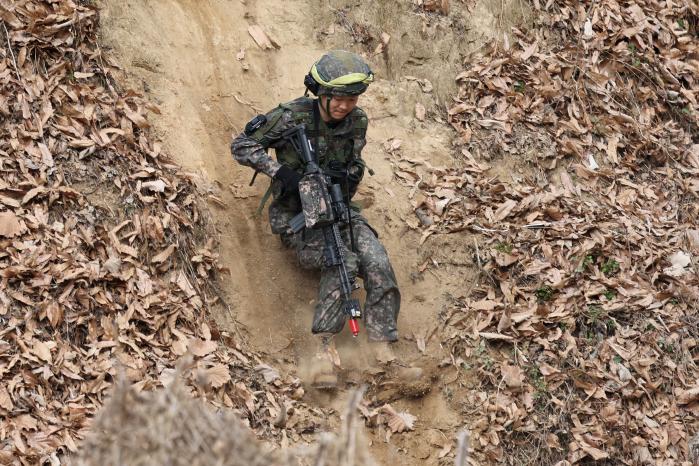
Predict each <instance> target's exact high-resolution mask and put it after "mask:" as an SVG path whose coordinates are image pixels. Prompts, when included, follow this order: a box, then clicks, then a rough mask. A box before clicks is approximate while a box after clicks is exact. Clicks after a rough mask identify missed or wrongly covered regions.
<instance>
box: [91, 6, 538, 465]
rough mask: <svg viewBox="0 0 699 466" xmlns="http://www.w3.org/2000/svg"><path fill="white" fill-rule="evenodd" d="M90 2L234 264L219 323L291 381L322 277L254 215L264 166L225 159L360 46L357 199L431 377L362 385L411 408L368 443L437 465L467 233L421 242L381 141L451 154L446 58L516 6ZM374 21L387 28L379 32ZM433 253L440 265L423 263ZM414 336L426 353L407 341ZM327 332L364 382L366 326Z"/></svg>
mask: <svg viewBox="0 0 699 466" xmlns="http://www.w3.org/2000/svg"><path fill="white" fill-rule="evenodd" d="M101 8H102V12H101V14H102V24H103V34H104V38H103V39H104V43H105V45H106V46H108V47H111V48H113V49H114V52H115V56H116V57H117V59H118V62H119V64H120V66H121V67H122V68H123V69H124V78H125V79H126V80H127V82H129V83H130V84H131V85H133V86H134V87H135V88H136V89H142V90H143V92H144V93H146V94H147V95H148V96H149V97H150V98H151V99H152V100H153V101H154V102H155V103H156V104H157V105H158V106H159V108H160V114H159V115H151V119H150V121H151V122H152V123H153V124H154V125H155V127H156V130H157V133H158V134H159V135H160V137H161V138H162V141H163V144H164V146H165V149H166V150H167V151H168V152H169V153H170V154H172V155H173V156H174V158H175V159H176V160H177V162H178V163H180V164H181V165H182V167H183V168H184V169H185V170H186V171H189V172H191V173H193V176H194V177H195V178H196V179H197V182H198V185H199V187H200V188H201V190H203V191H204V192H206V193H207V195H208V199H209V201H210V208H211V212H212V217H213V218H214V221H215V226H216V229H217V231H218V234H219V237H218V240H219V243H220V254H221V257H220V263H221V264H222V265H223V266H224V267H226V268H227V269H228V271H229V272H230V273H228V274H224V275H223V282H222V283H221V286H222V288H223V292H224V298H225V301H226V303H227V304H228V305H229V306H230V311H231V312H224V311H222V312H221V314H220V315H217V316H215V317H216V319H217V320H218V322H219V325H223V326H227V327H231V328H232V327H237V328H238V330H240V331H241V332H242V334H244V335H245V336H246V337H247V340H248V342H249V344H251V345H252V346H254V347H255V348H256V349H257V350H260V351H263V352H265V353H266V354H268V355H269V358H270V360H271V361H272V362H274V363H275V364H277V365H278V366H281V367H282V368H283V369H284V370H286V371H290V372H293V373H297V374H298V375H299V376H300V377H301V378H302V379H303V377H304V376H305V370H304V368H305V367H307V363H308V361H309V359H310V358H311V357H312V356H313V354H314V352H315V349H316V348H315V342H314V340H313V338H312V336H311V334H310V322H311V318H312V309H313V303H314V299H315V295H316V289H317V280H318V277H317V276H314V275H313V274H310V275H309V274H307V273H306V272H303V271H301V270H300V269H299V268H298V267H297V266H296V264H295V259H294V257H293V256H292V254H291V253H290V252H289V251H286V250H285V249H284V248H283V247H282V246H281V244H280V242H279V240H278V239H277V238H276V237H275V236H273V235H272V234H271V233H270V232H269V227H268V223H267V218H266V214H263V215H261V216H260V217H256V216H255V215H253V214H254V212H255V210H256V208H257V206H258V204H259V201H260V198H261V195H262V193H263V192H264V190H265V189H266V187H267V180H266V179H262V178H263V177H259V179H258V181H257V182H256V184H255V185H254V186H252V187H250V186H248V183H249V181H250V177H251V176H252V172H251V170H250V169H248V168H246V167H242V166H240V165H238V164H236V163H235V162H234V161H233V160H232V158H231V155H230V150H229V143H230V140H231V137H232V136H233V135H235V134H237V133H239V132H240V130H241V129H242V127H243V126H244V124H245V123H246V122H247V121H248V120H249V119H250V118H251V117H252V116H254V115H256V114H258V113H263V112H266V111H268V110H269V109H271V108H273V107H274V106H276V105H277V104H278V103H280V102H284V101H288V100H291V99H293V98H295V97H297V96H299V95H300V94H301V93H302V92H303V87H302V79H303V76H304V74H305V73H306V72H307V71H308V68H309V66H310V65H311V64H312V63H313V61H314V60H316V59H317V58H318V57H319V56H320V55H322V53H323V52H324V51H325V50H327V49H330V48H347V49H352V50H354V51H357V52H363V53H366V54H367V55H368V58H369V60H370V61H371V63H372V65H373V66H374V69H375V70H376V72H377V76H378V78H379V79H378V81H377V82H376V83H375V84H374V85H372V86H371V88H370V91H369V92H368V93H367V94H366V95H365V96H363V97H362V99H361V102H360V105H361V106H362V107H363V108H364V109H365V110H366V111H367V113H368V114H369V117H370V119H371V126H370V129H369V134H368V138H369V143H368V145H367V147H366V149H365V151H364V157H365V159H366V160H367V163H368V165H369V166H370V167H371V168H372V169H373V170H374V171H375V175H374V176H373V177H368V179H366V181H365V183H364V186H363V187H362V188H361V190H360V192H359V196H358V198H359V199H358V200H359V201H360V203H362V204H363V205H364V206H365V208H366V209H365V211H364V214H365V215H366V216H367V218H368V219H369V220H370V222H371V223H372V224H373V225H374V226H375V227H376V228H377V230H378V231H379V233H380V236H381V239H382V241H383V243H384V244H385V246H386V248H387V249H388V251H389V254H390V256H391V259H392V262H393V265H394V268H395V270H396V273H397V276H398V280H399V283H400V285H401V292H402V296H403V301H402V302H403V305H402V308H401V314H400V318H399V329H400V333H401V336H402V339H401V341H400V343H399V344H398V355H399V357H400V358H401V359H402V360H404V361H415V360H419V361H420V364H422V365H423V366H425V367H426V369H427V372H428V373H429V374H430V375H434V377H435V379H434V384H433V388H432V390H431V391H430V392H429V394H427V395H426V396H424V397H419V398H409V397H406V396H405V394H404V393H403V392H401V390H400V389H396V383H397V381H395V380H390V379H388V380H384V383H381V384H375V385H374V386H372V387H371V389H370V396H374V397H377V399H383V398H384V397H385V398H386V399H388V400H390V401H392V402H393V404H394V406H396V407H397V408H400V409H402V410H406V411H408V412H410V413H411V414H413V415H416V416H417V418H418V423H417V425H416V430H415V431H414V432H412V433H410V434H407V435H406V434H404V435H395V436H393V437H392V438H391V439H390V441H389V442H386V441H385V432H382V431H379V430H373V431H370V437H371V438H372V453H373V454H374V456H375V457H376V458H377V461H378V462H379V463H380V464H389V463H393V462H395V461H396V460H400V461H403V462H404V464H418V461H419V462H421V463H423V462H427V464H438V462H439V457H438V456H439V452H440V449H439V448H435V447H434V446H433V445H435V444H438V443H437V441H438V440H439V439H437V440H434V441H426V440H425V439H430V438H432V437H434V436H436V437H440V436H453V434H454V432H456V431H457V430H458V429H459V428H460V427H461V426H463V425H464V424H465V421H464V419H463V417H462V416H461V415H460V412H459V410H458V409H456V408H455V407H454V406H455V405H454V404H453V403H451V402H450V401H449V400H448V399H447V396H448V395H449V394H450V393H451V390H450V389H449V388H448V387H446V383H447V382H445V381H444V380H443V379H442V376H443V374H441V373H440V370H439V367H438V364H439V362H440V360H442V359H443V358H444V357H445V355H444V354H442V352H441V348H440V345H439V338H435V332H434V330H435V329H436V328H437V327H438V324H439V316H440V311H443V310H444V308H445V307H446V306H447V305H448V302H449V298H450V296H458V295H460V294H462V293H463V292H465V290H466V289H467V288H468V287H469V286H470V281H471V279H472V278H473V277H474V276H475V274H474V271H473V270H472V263H473V261H472V260H471V255H472V251H471V250H470V241H469V238H468V237H466V236H463V237H460V238H456V239H455V238H443V239H442V238H436V239H434V240H432V241H431V242H430V244H431V246H429V248H428V247H421V246H420V233H418V232H417V231H415V230H413V229H411V228H410V227H409V225H408V224H407V223H406V221H405V220H406V218H407V216H408V214H409V213H410V212H411V211H412V210H413V207H412V206H411V204H410V203H409V202H408V201H407V200H408V199H409V197H410V196H409V192H408V191H409V190H408V189H407V188H405V187H403V186H402V185H401V184H399V183H398V182H397V181H396V180H395V175H394V165H395V163H396V161H395V159H394V158H392V157H391V156H390V154H389V153H388V152H387V151H386V150H385V148H384V146H385V145H386V144H388V145H389V146H390V144H391V143H393V144H394V145H395V144H397V143H396V141H398V140H400V141H402V144H401V153H402V155H403V156H404V157H408V158H410V157H419V158H422V159H425V160H428V161H429V163H430V164H432V165H434V166H439V165H451V164H454V163H458V161H457V160H456V159H454V158H453V156H452V151H451V140H452V138H453V137H454V134H453V132H452V131H451V130H450V129H449V128H448V127H447V126H446V125H445V124H444V121H443V120H442V119H441V117H442V115H443V114H444V111H445V105H446V104H448V103H450V102H449V95H450V93H451V92H452V91H453V89H454V85H453V78H454V76H455V75H456V70H458V69H460V67H461V63H462V60H463V59H464V58H465V57H466V56H467V54H468V53H469V52H471V51H473V50H476V49H477V48H478V47H480V46H481V45H482V44H483V43H484V42H485V41H486V40H488V39H490V38H493V37H495V36H497V37H502V36H501V33H500V32H498V31H501V30H502V29H504V28H506V27H509V26H510V25H511V24H512V23H513V22H515V21H521V20H522V19H523V18H525V17H526V11H525V9H524V7H523V6H521V5H520V3H519V2H505V3H504V4H503V3H502V2H500V1H497V2H495V1H483V2H477V5H469V4H468V2H466V4H464V3H461V2H452V7H451V11H449V14H448V16H447V15H439V14H436V13H429V14H424V13H422V14H419V13H418V9H417V7H416V6H415V5H413V3H411V2H405V1H404V2H392V1H391V2H389V1H377V2H366V4H365V2H362V3H360V4H359V6H357V5H356V2H348V1H340V0H334V1H331V2H329V3H327V2H321V1H317V0H288V1H283V2H281V1H277V2H272V1H229V0H205V1H200V0H149V1H146V0H130V1H116V0H109V1H104V2H102V3H101ZM469 8H470V10H469ZM253 25H257V26H259V27H261V28H262V30H264V31H265V32H266V33H267V35H268V36H269V37H270V38H271V39H272V40H273V41H274V42H275V43H276V44H278V48H275V49H270V50H262V49H261V48H260V47H258V46H257V45H256V44H255V42H254V41H253V39H252V37H251V36H250V35H249V33H248V28H249V27H250V26H253ZM381 33H384V34H386V35H388V36H390V40H389V39H387V37H386V36H384V38H383V45H380V44H382V36H381ZM386 44H387V45H386ZM416 104H419V105H422V106H423V107H424V108H425V109H426V118H425V119H424V121H419V120H418V119H416V117H415V109H416ZM450 236H455V235H450ZM435 263H439V264H440V267H434V268H429V269H426V267H425V266H426V265H429V264H435ZM430 336H432V337H433V338H431V339H430ZM423 339H425V340H427V342H426V345H425V349H424V354H423V353H422V352H421V351H419V350H418V344H417V342H419V341H422V340H423ZM337 345H338V351H339V353H340V357H341V360H342V363H343V367H344V368H345V371H344V372H343V374H344V376H345V382H346V384H347V387H348V388H349V387H351V386H352V385H354V384H357V383H363V382H367V381H368V379H366V378H365V376H364V375H362V371H363V370H364V369H365V368H366V367H368V365H369V361H370V360H371V358H372V355H371V354H370V351H369V350H368V347H367V342H366V341H365V338H363V337H362V336H360V338H359V339H358V340H356V341H355V340H353V339H352V338H351V337H348V336H347V332H345V333H343V334H342V335H341V337H340V338H339V339H338V342H337ZM456 377H457V378H458V377H460V375H459V374H456ZM449 378H450V379H453V380H451V381H452V382H453V381H454V380H456V379H454V378H453V377H451V376H450V377H449ZM373 380H374V381H376V380H381V377H377V378H374V379H373ZM346 394H347V392H346V391H345V389H343V390H340V391H339V392H338V393H335V394H331V395H328V394H325V393H318V392H314V391H313V390H309V391H308V393H307V395H306V399H307V401H309V402H312V401H315V402H317V403H318V404H319V405H321V406H326V407H327V406H330V407H335V408H337V409H338V411H339V410H340V407H341V406H344V403H345V398H346Z"/></svg>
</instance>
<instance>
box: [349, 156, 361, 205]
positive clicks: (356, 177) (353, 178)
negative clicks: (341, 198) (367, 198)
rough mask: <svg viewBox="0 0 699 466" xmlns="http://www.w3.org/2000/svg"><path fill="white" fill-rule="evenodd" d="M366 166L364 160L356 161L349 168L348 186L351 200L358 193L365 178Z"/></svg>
mask: <svg viewBox="0 0 699 466" xmlns="http://www.w3.org/2000/svg"><path fill="white" fill-rule="evenodd" d="M365 166H366V165H365V163H364V160H362V159H354V160H353V161H352V162H350V164H349V166H348V167H347V186H348V187H349V192H350V198H352V197H353V196H354V193H356V192H357V188H358V187H359V183H360V182H361V181H362V178H363V177H364V167H365Z"/></svg>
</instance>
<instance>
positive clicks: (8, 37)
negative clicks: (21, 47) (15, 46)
mask: <svg viewBox="0 0 699 466" xmlns="http://www.w3.org/2000/svg"><path fill="white" fill-rule="evenodd" d="M2 27H3V29H5V39H7V48H8V49H9V50H10V55H12V63H13V64H14V65H15V73H17V80H18V81H19V82H22V76H21V75H20V74H19V68H18V67H17V59H16V58H15V52H14V51H13V50H12V44H11V43H10V32H9V31H8V30H7V26H5V21H3V22H2Z"/></svg>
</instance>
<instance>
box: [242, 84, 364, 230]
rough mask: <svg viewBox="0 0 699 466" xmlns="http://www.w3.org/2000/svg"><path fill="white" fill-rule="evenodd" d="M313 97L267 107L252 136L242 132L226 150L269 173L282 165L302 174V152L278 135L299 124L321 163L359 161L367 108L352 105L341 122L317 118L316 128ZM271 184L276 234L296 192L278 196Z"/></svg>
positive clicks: (294, 206) (295, 209)
mask: <svg viewBox="0 0 699 466" xmlns="http://www.w3.org/2000/svg"><path fill="white" fill-rule="evenodd" d="M314 102H315V100H314V99H310V98H307V97H300V98H298V99H296V100H293V101H291V102H287V103H285V104H281V105H279V107H277V108H275V109H274V110H272V111H271V112H269V113H268V114H267V115H265V116H266V118H267V122H266V123H265V124H264V125H263V126H261V127H260V128H259V129H258V130H257V131H255V132H254V133H253V134H251V135H246V134H245V133H244V132H243V133H241V134H240V135H238V136H237V137H236V138H235V139H234V140H233V142H232V144H231V153H232V154H233V157H234V158H235V160H237V161H238V162H239V163H241V164H243V165H246V166H249V167H252V168H254V169H255V170H258V171H261V172H262V173H265V174H266V175H268V176H270V177H273V176H274V175H275V173H276V172H277V170H279V167H280V166H281V165H282V164H284V165H287V166H288V167H289V168H291V169H293V170H296V171H297V172H299V173H303V171H304V164H303V161H302V160H301V157H300V156H299V155H298V154H297V153H296V151H295V150H294V148H293V147H292V145H291V144H290V143H289V142H288V141H286V140H284V139H281V135H282V134H283V133H284V132H285V131H286V130H288V129H290V128H293V127H294V126H297V125H299V124H301V123H304V124H305V125H306V134H307V136H308V138H309V140H310V143H311V147H312V148H313V150H314V152H315V154H316V157H317V160H318V165H319V166H320V167H321V168H323V169H324V170H328V169H329V168H332V169H337V168H338V167H339V168H342V169H346V168H348V166H349V165H350V164H351V163H360V164H361V165H364V162H363V160H362V158H361V153H362V149H363V148H364V146H365V145H366V130H367V125H368V119H367V116H366V113H365V112H364V111H363V110H362V109H360V108H358V107H356V108H355V109H354V110H352V112H351V113H350V114H349V115H347V116H346V117H345V118H344V119H343V120H342V121H341V122H340V123H338V124H337V125H334V126H332V127H331V126H329V125H327V124H326V123H325V122H324V121H323V120H322V119H321V118H318V120H319V121H318V125H317V131H316V124H315V122H314V118H313V104H314ZM269 148H273V149H274V150H275V155H276V160H275V159H274V158H273V157H272V156H271V155H270V154H269V153H268V152H267V149H269ZM271 189H272V195H273V196H274V200H273V201H272V203H271V204H270V207H269V220H270V224H271V226H272V232H273V233H277V234H278V233H282V232H284V231H285V230H286V224H287V222H288V221H289V219H291V218H292V217H293V216H294V215H296V214H297V213H299V212H300V211H301V204H300V200H299V197H298V194H294V195H291V196H282V185H281V182H279V181H278V180H274V179H273V180H272V181H271Z"/></svg>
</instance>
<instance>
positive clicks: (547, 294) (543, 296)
mask: <svg viewBox="0 0 699 466" xmlns="http://www.w3.org/2000/svg"><path fill="white" fill-rule="evenodd" d="M553 291H554V290H553V288H551V287H550V286H548V285H544V286H540V287H539V288H537V289H536V291H535V292H534V294H535V295H536V299H538V300H539V302H540V303H543V302H545V301H549V300H550V299H551V297H553Z"/></svg>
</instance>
